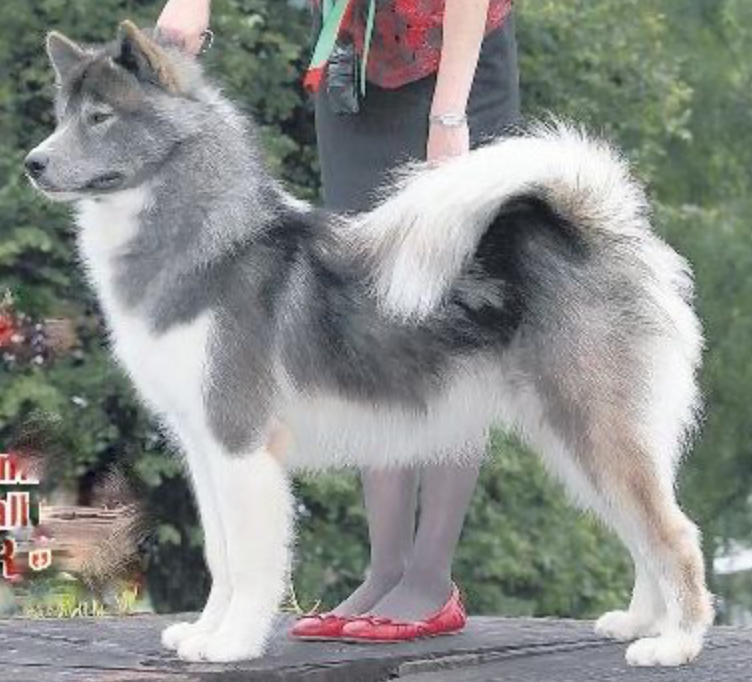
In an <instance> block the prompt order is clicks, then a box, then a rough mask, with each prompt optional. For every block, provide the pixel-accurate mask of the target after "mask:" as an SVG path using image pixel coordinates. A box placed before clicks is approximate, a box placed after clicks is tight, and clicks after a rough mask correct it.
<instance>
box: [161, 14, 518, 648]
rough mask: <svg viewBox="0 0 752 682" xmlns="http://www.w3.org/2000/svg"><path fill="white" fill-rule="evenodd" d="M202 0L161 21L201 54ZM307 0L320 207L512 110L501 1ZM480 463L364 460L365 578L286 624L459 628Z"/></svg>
mask: <svg viewBox="0 0 752 682" xmlns="http://www.w3.org/2000/svg"><path fill="white" fill-rule="evenodd" d="M210 1H211V0H168V2H167V4H166V5H165V7H164V9H163V11H162V14H161V16H160V18H159V21H158V24H157V25H158V27H159V29H160V30H161V31H162V32H163V33H164V34H166V35H167V36H168V37H170V38H171V39H173V40H175V41H177V42H180V43H182V44H183V46H184V47H185V49H186V50H188V51H190V52H192V53H194V54H195V53H198V52H199V51H200V49H201V47H202V44H203V41H204V38H205V36H206V32H207V30H208V27H209V18H210ZM311 2H312V9H313V16H314V22H315V28H316V33H317V35H318V38H317V41H316V46H315V49H314V53H313V58H312V62H311V66H310V68H309V71H308V73H307V74H306V78H305V83H306V86H307V87H308V89H309V90H311V91H313V92H314V93H315V95H314V97H315V112H316V135H317V142H318V150H319V158H320V163H321V176H322V185H323V195H324V204H325V206H326V207H327V208H328V209H330V210H333V211H348V212H358V211H366V210H368V209H370V208H371V207H372V206H373V205H374V203H375V201H376V200H377V199H378V192H377V190H378V188H379V186H380V185H381V184H382V183H383V182H384V181H385V180H387V179H388V177H389V175H390V173H391V172H392V171H393V170H394V169H395V168H397V167H398V166H399V165H400V164H401V163H403V162H406V161H409V160H413V161H414V160H425V161H428V162H432V163H441V162H443V161H445V160H447V159H449V158H451V157H453V156H458V155H461V154H466V153H467V152H468V151H470V149H472V148H474V147H477V146H479V145H481V144H483V142H484V141H486V140H488V139H492V138H494V137H497V136H499V135H501V134H503V132H504V130H505V129H506V128H507V127H509V126H511V125H513V124H514V123H515V122H516V121H517V120H518V119H519V111H520V102H519V76H518V69H517V48H516V41H515V32H514V16H513V13H512V2H511V0H311ZM478 471H479V465H478V464H468V465H467V466H463V467H458V466H449V465H446V466H444V465H431V466H426V467H423V468H421V469H393V470H373V471H364V472H362V476H361V478H362V483H363V493H364V499H365V506H366V511H367V517H368V531H369V538H370V542H371V560H370V567H369V571H368V574H367V577H366V578H365V580H364V582H363V583H362V584H361V585H360V586H359V587H358V589H356V590H355V592H353V594H352V595H350V596H349V597H348V598H347V599H346V600H345V601H344V602H342V603H341V604H339V605H338V606H337V607H336V608H335V609H334V610H333V611H332V612H330V613H327V614H319V615H317V616H313V617H307V618H303V619H301V620H299V621H298V622H297V624H296V625H295V627H294V628H293V630H292V634H293V635H295V636H300V637H315V638H322V637H324V638H337V637H347V638H348V639H357V640H360V641H383V640H390V641H391V640H401V639H414V638H417V637H422V636H428V635H435V634H441V633H443V632H450V631H454V630H458V629H461V628H462V627H463V626H464V623H465V613H464V607H463V605H462V603H461V600H460V596H459V592H458V590H457V588H456V587H455V586H454V583H453V582H452V577H451V569H452V562H453V558H454V553H455V549H456V546H457V543H458V541H459V537H460V533H461V531H462V526H463V524H464V519H465V515H466V512H467V508H468V506H469V503H470V499H471V497H472V493H473V490H474V489H475V485H476V482H477V478H478ZM418 506H420V518H419V522H418V524H417V528H416V511H417V508H418ZM362 615H369V616H375V617H376V618H373V617H371V618H358V616H362Z"/></svg>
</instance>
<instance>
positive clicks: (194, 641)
mask: <svg viewBox="0 0 752 682" xmlns="http://www.w3.org/2000/svg"><path fill="white" fill-rule="evenodd" d="M211 637H212V633H211V632H206V631H203V632H196V633H193V634H190V635H188V636H187V637H185V638H184V639H183V640H182V641H181V642H180V644H179V645H178V648H177V652H178V657H179V658H180V659H181V660H183V661H189V662H192V663H196V662H198V661H203V660H204V652H205V651H206V648H207V647H208V646H209V641H210V640H211Z"/></svg>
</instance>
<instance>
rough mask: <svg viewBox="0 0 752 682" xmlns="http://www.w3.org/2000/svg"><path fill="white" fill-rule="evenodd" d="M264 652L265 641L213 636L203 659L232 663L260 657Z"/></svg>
mask: <svg viewBox="0 0 752 682" xmlns="http://www.w3.org/2000/svg"><path fill="white" fill-rule="evenodd" d="M263 653H264V644H263V642H258V641H257V642H253V641H249V640H246V639H243V638H239V637H231V638H227V637H224V638H220V637H218V636H216V635H215V636H214V637H212V638H211V639H210V640H209V641H208V642H207V645H206V648H205V649H204V651H203V659H204V660H205V661H207V662H209V663H232V662H234V661H247V660H249V659H251V658H258V657H259V656H261V654H263Z"/></svg>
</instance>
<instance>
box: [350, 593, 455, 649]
mask: <svg viewBox="0 0 752 682" xmlns="http://www.w3.org/2000/svg"><path fill="white" fill-rule="evenodd" d="M466 623H467V614H466V613H465V606H464V604H463V603H462V597H461V596H460V591H459V589H458V588H457V586H456V585H452V594H451V595H449V599H448V600H447V603H446V604H444V606H443V607H442V608H441V610H439V611H437V612H436V613H435V614H433V615H432V616H428V618H426V619H425V620H414V621H399V620H392V619H391V618H381V617H379V616H358V617H355V618H353V619H351V620H350V622H349V623H345V625H344V626H343V628H342V632H341V635H340V639H342V640H345V641H348V642H358V643H361V644H362V643H366V642H372V643H385V644H386V643H390V642H409V641H411V640H414V639H422V638H424V637H438V636H439V635H449V634H454V633H456V632H459V631H460V630H462V628H464V627H465V624H466Z"/></svg>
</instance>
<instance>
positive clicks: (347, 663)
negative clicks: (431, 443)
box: [0, 616, 752, 682]
mask: <svg viewBox="0 0 752 682" xmlns="http://www.w3.org/2000/svg"><path fill="white" fill-rule="evenodd" d="M172 620H174V618H165V617H159V616H134V617H129V618H119V619H118V618H103V619H94V620H84V619H81V620H72V621H49V620H41V621H28V620H26V621H22V620H10V621H3V622H0V647H2V650H3V652H4V656H3V659H2V661H0V679H1V680H3V682H22V681H24V682H27V681H28V680H34V681H36V680H43V681H44V682H63V681H65V682H116V681H117V682H130V681H131V680H134V681H135V680H144V681H145V682H149V681H151V680H164V681H165V682H198V681H199V680H200V681H202V682H203V681H207V682H260V681H263V682H382V681H383V680H388V679H400V680H402V679H404V680H406V682H428V681H429V680H431V681H435V682H445V681H447V680H457V682H476V681H478V682H479V681H480V680H507V679H509V680H515V681H516V682H517V681H519V682H537V681H538V680H540V681H542V680H556V682H568V681H570V680H571V682H584V681H585V680H588V681H589V680H599V681H601V680H603V681H604V682H610V681H611V680H617V679H619V680H624V679H627V678H628V679H629V682H632V680H635V682H642V681H643V680H661V681H662V680H666V679H670V680H671V681H672V682H673V680H677V681H681V682H695V681H697V680H703V681H707V682H711V681H712V682H716V681H718V682H741V681H742V680H744V681H745V682H746V681H747V680H748V679H749V678H750V675H749V669H750V666H751V664H752V630H743V629H730V628H716V629H715V630H714V632H713V636H712V638H711V643H710V647H709V649H708V650H707V651H706V652H705V653H704V654H703V656H702V657H701V659H700V662H699V663H697V664H696V665H694V666H691V667H689V668H686V669H682V670H681V671H672V673H671V675H678V676H672V677H670V678H667V677H665V675H667V674H668V673H666V672H665V671H660V670H632V669H629V668H628V667H627V666H626V664H625V663H624V650H625V647H624V645H618V644H613V643H610V642H606V641H604V640H601V639H599V638H597V637H596V636H595V635H594V634H593V632H592V624H590V623H587V622H577V621H567V620H547V619H505V618H472V619H471V620H470V623H469V625H468V628H467V629H466V630H465V632H463V633H461V634H459V635H455V636H451V637H442V638H436V639H431V640H423V641H418V642H412V643H405V644H398V645H370V646H369V645H353V644H346V643H341V642H340V643H305V642H298V641H292V640H291V639H289V638H288V637H287V636H286V632H287V629H288V627H289V625H290V619H289V618H281V619H280V620H279V622H278V623H277V630H276V633H275V635H274V637H273V639H272V646H271V649H270V651H269V653H268V655H267V656H265V657H264V658H262V659H259V660H256V661H249V662H246V663H242V664H238V665H210V664H186V663H183V662H181V661H179V660H178V659H177V658H176V657H175V656H174V655H172V654H170V653H169V652H165V651H164V650H163V649H162V648H161V645H160V642H159V633H160V631H161V629H162V628H163V627H165V626H166V625H167V624H168V623H169V622H170V621H172Z"/></svg>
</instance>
